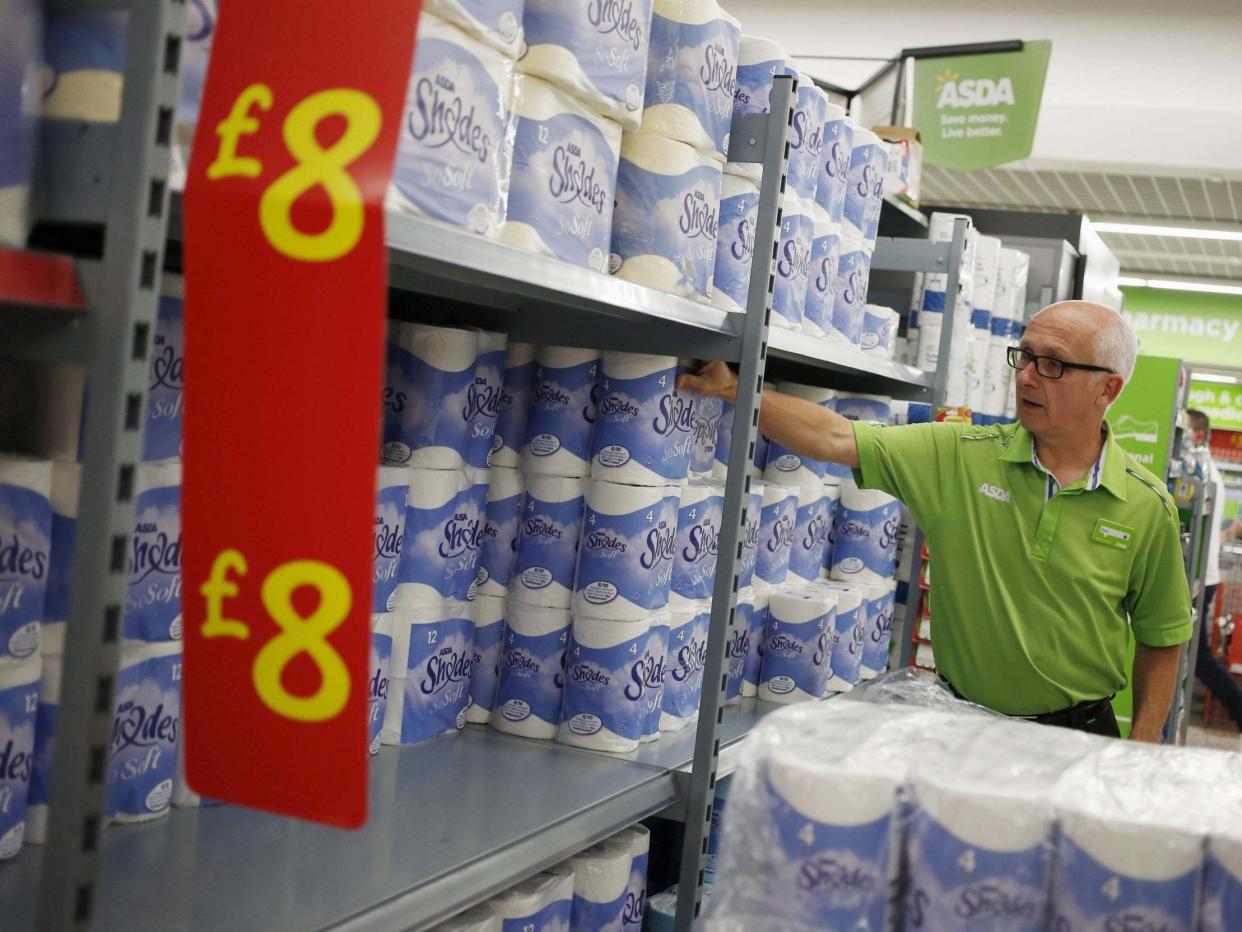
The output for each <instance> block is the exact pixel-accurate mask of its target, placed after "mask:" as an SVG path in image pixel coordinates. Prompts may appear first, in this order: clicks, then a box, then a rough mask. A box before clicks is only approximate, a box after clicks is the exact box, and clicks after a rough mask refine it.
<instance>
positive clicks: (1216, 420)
mask: <svg viewBox="0 0 1242 932" xmlns="http://www.w3.org/2000/svg"><path fill="white" fill-rule="evenodd" d="M1189 405H1190V407H1192V408H1198V409H1199V410H1200V411H1202V412H1203V413H1204V414H1206V415H1207V416H1208V420H1209V421H1211V423H1212V429H1213V430H1216V429H1218V428H1219V429H1221V430H1242V385H1217V384H1213V383H1210V382H1197V381H1195V380H1194V379H1191V381H1190V402H1189Z"/></svg>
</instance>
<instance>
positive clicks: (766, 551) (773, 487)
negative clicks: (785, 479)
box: [755, 482, 798, 586]
mask: <svg viewBox="0 0 1242 932" xmlns="http://www.w3.org/2000/svg"><path fill="white" fill-rule="evenodd" d="M797 522H798V490H797V489H796V488H793V487H790V486H783V485H777V484H776V483H774V482H767V483H764V486H763V510H762V512H760V518H759V543H758V546H757V556H756V558H755V575H756V576H757V577H758V578H759V579H762V580H763V581H764V582H766V583H768V584H769V585H772V586H779V585H780V584H781V583H783V582H784V581H785V575H786V573H787V572H788V571H789V552H790V549H791V548H792V547H793V534H794V527H795V526H796V525H797Z"/></svg>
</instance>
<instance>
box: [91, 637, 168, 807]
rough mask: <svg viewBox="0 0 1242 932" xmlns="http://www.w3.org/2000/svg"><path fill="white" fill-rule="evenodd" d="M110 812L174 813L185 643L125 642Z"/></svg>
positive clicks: (109, 785)
mask: <svg viewBox="0 0 1242 932" xmlns="http://www.w3.org/2000/svg"><path fill="white" fill-rule="evenodd" d="M113 710H114V711H113V720H112V745H111V748H110V751H109V756H108V775H107V789H106V795H105V799H104V815H105V816H106V817H107V818H108V820H109V821H111V822H145V821H147V820H148V819H154V818H158V817H159V816H162V815H165V814H166V813H167V812H168V808H169V804H170V803H171V801H172V792H173V780H174V778H175V777H176V774H177V741H178V736H179V733H180V731H181V642H180V641H163V642H159V643H149V644H142V643H134V642H128V643H125V644H124V645H123V646H122V648H121V659H120V668H119V670H118V672H117V676H116V692H115V696H114V700H113Z"/></svg>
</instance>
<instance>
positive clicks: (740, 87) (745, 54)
mask: <svg viewBox="0 0 1242 932" xmlns="http://www.w3.org/2000/svg"><path fill="white" fill-rule="evenodd" d="M789 71H790V67H789V53H788V52H786V51H785V49H784V48H783V47H782V46H780V45H779V44H777V43H776V42H773V41H772V40H771V39H764V38H761V37H759V36H742V38H741V41H740V42H739V43H738V53H737V76H736V90H735V91H734V94H733V109H734V110H735V111H736V112H738V113H767V112H768V106H769V103H768V101H769V98H770V97H771V95H772V79H773V78H774V77H776V76H777V75H778V74H780V75H785V74H788V73H789Z"/></svg>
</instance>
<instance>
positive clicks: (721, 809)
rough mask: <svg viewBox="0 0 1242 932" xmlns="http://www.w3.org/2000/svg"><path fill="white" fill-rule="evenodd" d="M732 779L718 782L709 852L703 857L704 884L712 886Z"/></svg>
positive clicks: (713, 806)
mask: <svg viewBox="0 0 1242 932" xmlns="http://www.w3.org/2000/svg"><path fill="white" fill-rule="evenodd" d="M732 782H733V780H732V777H731V776H729V777H721V778H720V779H719V780H718V781H716V787H715V793H714V795H713V798H712V819H711V829H710V830H709V832H708V835H707V851H706V852H705V853H704V857H703V883H704V884H707V885H710V884H714V883H715V882H716V864H717V862H718V861H719V859H720V836H721V833H722V830H723V825H724V813H725V807H726V806H727V805H728V802H729V786H730V784H732Z"/></svg>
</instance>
